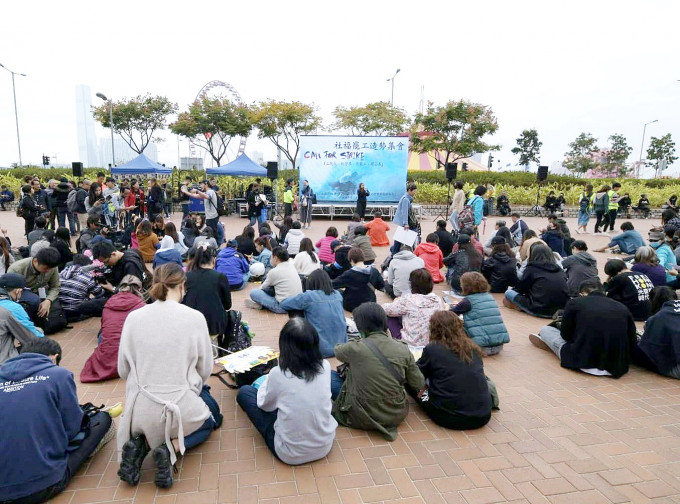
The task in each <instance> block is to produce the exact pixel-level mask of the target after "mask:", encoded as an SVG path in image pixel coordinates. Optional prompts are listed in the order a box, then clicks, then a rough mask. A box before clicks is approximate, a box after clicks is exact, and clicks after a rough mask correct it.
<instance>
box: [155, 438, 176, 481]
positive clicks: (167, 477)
mask: <svg viewBox="0 0 680 504" xmlns="http://www.w3.org/2000/svg"><path fill="white" fill-rule="evenodd" d="M153 461H154V464H155V465H156V477H155V478H154V483H156V486H157V487H158V488H170V487H171V486H172V472H173V467H172V463H170V452H169V451H168V447H167V446H166V445H165V444H162V445H160V446H159V447H158V448H155V449H154V451H153Z"/></svg>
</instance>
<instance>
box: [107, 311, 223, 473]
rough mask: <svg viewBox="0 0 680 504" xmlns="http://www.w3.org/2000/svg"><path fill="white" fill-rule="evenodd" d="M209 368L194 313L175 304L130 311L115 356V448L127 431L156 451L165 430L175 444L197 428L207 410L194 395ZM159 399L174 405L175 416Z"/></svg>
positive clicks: (200, 321)
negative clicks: (119, 386)
mask: <svg viewBox="0 0 680 504" xmlns="http://www.w3.org/2000/svg"><path fill="white" fill-rule="evenodd" d="M212 368H213V355H212V348H211V346H210V336H209V334H208V325H207V324H206V321H205V317H203V315H202V314H201V313H200V312H198V311H196V310H193V309H191V308H189V307H187V306H184V305H181V304H179V303H176V302H175V301H156V302H155V303H153V304H150V305H147V306H145V307H143V308H140V309H138V310H135V311H133V312H131V313H130V314H129V315H128V316H127V319H126V320H125V324H124V325H123V332H122V334H121V338H120V350H119V353H118V374H119V375H120V377H121V378H123V379H125V410H124V412H123V416H122V417H121V419H120V422H119V424H118V438H117V439H118V450H119V451H120V450H122V448H123V445H124V444H125V442H126V441H128V440H129V439H130V433H131V432H134V433H140V434H144V435H145V436H146V440H147V441H148V443H149V446H152V447H156V446H160V445H161V443H163V442H167V441H169V439H168V438H166V435H165V432H166V426H167V428H168V429H169V435H170V438H177V437H178V436H179V439H180V442H181V440H182V439H183V436H188V435H189V434H191V433H192V432H194V431H195V430H197V429H198V428H199V427H201V426H202V425H203V423H204V422H205V421H206V420H207V419H208V417H209V416H210V410H209V409H208V406H207V405H206V404H205V402H203V399H201V398H200V397H199V394H200V393H201V390H202V389H203V385H204V384H205V382H206V380H207V379H208V378H209V377H210V372H211V371H212ZM142 389H144V390H142ZM162 401H167V402H168V403H169V404H170V405H176V406H177V407H178V408H179V414H177V413H173V412H172V409H168V408H167V406H165V405H164V404H163V402H162ZM164 411H167V414H164ZM161 418H165V421H162V420H161ZM178 425H181V426H182V430H179V429H178ZM181 445H182V446H183V443H181ZM169 449H170V452H171V455H172V454H174V450H173V449H172V446H170V447H169ZM171 458H173V457H171ZM173 462H174V460H173Z"/></svg>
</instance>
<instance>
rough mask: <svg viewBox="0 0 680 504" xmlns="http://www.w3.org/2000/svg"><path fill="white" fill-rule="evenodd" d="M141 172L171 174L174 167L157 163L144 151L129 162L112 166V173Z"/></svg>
mask: <svg viewBox="0 0 680 504" xmlns="http://www.w3.org/2000/svg"><path fill="white" fill-rule="evenodd" d="M139 173H153V174H163V175H171V174H172V168H166V167H165V166H163V165H159V164H158V163H155V162H154V161H152V160H151V159H149V158H148V157H146V156H145V155H144V153H142V154H140V155H139V156H137V157H136V158H135V159H133V160H132V161H130V162H129V163H125V164H124V165H120V166H114V167H113V168H111V175H132V174H139Z"/></svg>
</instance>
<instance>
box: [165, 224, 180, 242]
mask: <svg viewBox="0 0 680 504" xmlns="http://www.w3.org/2000/svg"><path fill="white" fill-rule="evenodd" d="M164 232H165V235H166V236H171V237H172V241H174V242H175V243H177V242H179V235H178V234H177V228H176V227H175V225H174V224H173V223H172V222H169V221H168V222H166V223H165V228H164Z"/></svg>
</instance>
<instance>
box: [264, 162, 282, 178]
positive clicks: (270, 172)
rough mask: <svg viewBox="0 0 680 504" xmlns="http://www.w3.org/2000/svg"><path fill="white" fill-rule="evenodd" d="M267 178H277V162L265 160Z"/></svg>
mask: <svg viewBox="0 0 680 504" xmlns="http://www.w3.org/2000/svg"><path fill="white" fill-rule="evenodd" d="M267 178H268V179H269V180H276V179H277V178H279V163H277V162H276V161H267Z"/></svg>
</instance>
